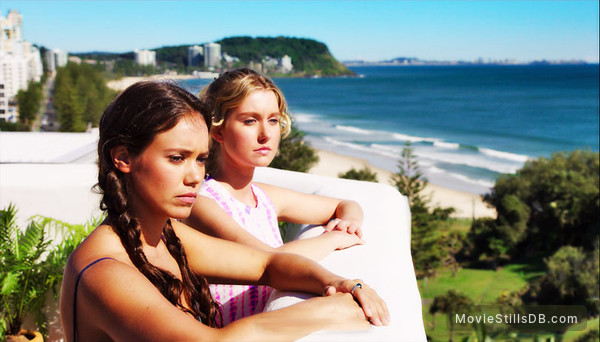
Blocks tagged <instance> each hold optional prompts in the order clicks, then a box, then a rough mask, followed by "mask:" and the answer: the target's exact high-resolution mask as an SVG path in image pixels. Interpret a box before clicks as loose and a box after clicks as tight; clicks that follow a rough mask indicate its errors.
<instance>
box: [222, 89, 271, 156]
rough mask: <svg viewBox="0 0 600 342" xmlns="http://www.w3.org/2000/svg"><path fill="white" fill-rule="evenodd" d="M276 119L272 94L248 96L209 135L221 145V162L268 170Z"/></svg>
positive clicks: (261, 92)
mask: <svg viewBox="0 0 600 342" xmlns="http://www.w3.org/2000/svg"><path fill="white" fill-rule="evenodd" d="M280 118H281V113H280V112H279V104H278V103H277V97H276V96H275V93H274V92H273V91H270V90H257V91H254V92H252V93H250V95H248V96H247V97H246V98H245V99H244V101H243V102H242V103H241V104H240V106H238V107H236V108H234V109H232V110H231V111H230V112H229V113H228V115H227V117H226V119H225V122H224V123H223V125H222V126H221V127H218V128H217V129H216V130H214V131H213V138H214V139H215V140H216V141H217V142H219V143H220V145H221V158H222V162H226V163H228V164H230V165H231V164H234V165H236V166H238V167H257V166H268V165H269V164H270V163H271V161H272V160H273V158H275V154H276V153H277V149H278V147H279V141H280V139H281V126H280V124H279V121H280Z"/></svg>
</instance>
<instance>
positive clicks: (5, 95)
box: [0, 10, 43, 122]
mask: <svg viewBox="0 0 600 342" xmlns="http://www.w3.org/2000/svg"><path fill="white" fill-rule="evenodd" d="M42 73H43V69H42V59H41V58H40V51H39V49H38V48H36V47H35V46H33V45H32V44H31V43H29V42H27V41H24V40H23V17H22V16H21V14H19V12H17V11H15V10H10V11H9V12H8V15H7V16H6V17H1V16H0V120H6V121H13V122H14V121H16V120H17V116H18V112H17V108H16V106H14V102H15V101H14V97H15V95H16V94H17V92H19V90H21V89H27V85H28V83H29V81H35V82H39V81H40V79H41V76H42Z"/></svg>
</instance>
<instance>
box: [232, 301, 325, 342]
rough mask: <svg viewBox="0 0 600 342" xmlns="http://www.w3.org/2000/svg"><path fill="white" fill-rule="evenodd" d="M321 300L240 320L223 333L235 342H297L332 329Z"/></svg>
mask: <svg viewBox="0 0 600 342" xmlns="http://www.w3.org/2000/svg"><path fill="white" fill-rule="evenodd" d="M321 299H322V298H314V299H310V300H307V301H304V302H302V303H299V304H296V305H292V306H289V307H287V308H283V309H280V310H277V311H271V312H264V313H260V314H257V315H253V316H250V317H247V318H244V319H241V320H237V321H235V322H233V323H231V324H229V325H227V326H226V327H225V328H223V329H221V332H222V333H223V334H222V337H223V339H224V340H231V341H295V340H297V339H299V338H301V337H303V336H306V335H308V334H310V333H311V332H314V331H317V330H322V329H326V328H328V326H329V325H331V324H330V323H329V322H328V319H330V318H328V317H326V316H325V315H323V314H321V312H322V311H323V308H322V306H323V304H324V303H322V300H321Z"/></svg>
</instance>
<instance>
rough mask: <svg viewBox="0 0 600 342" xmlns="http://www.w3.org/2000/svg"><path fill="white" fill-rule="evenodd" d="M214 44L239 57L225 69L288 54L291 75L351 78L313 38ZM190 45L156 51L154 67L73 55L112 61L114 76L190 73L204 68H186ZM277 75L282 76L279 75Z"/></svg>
mask: <svg viewBox="0 0 600 342" xmlns="http://www.w3.org/2000/svg"><path fill="white" fill-rule="evenodd" d="M217 43H219V44H221V51H222V52H224V53H227V54H228V55H230V56H234V57H238V58H239V59H240V61H239V62H237V63H235V64H233V65H229V66H228V67H233V68H239V67H248V66H251V65H253V64H255V63H260V62H262V60H263V58H265V57H267V56H269V57H272V58H281V57H283V56H285V55H288V56H290V57H291V58H292V63H293V65H294V73H293V75H294V76H313V75H318V76H342V75H354V72H352V71H351V70H350V69H348V68H346V67H345V66H344V65H343V64H341V63H340V62H338V61H337V60H336V59H335V58H334V57H333V56H332V55H331V53H330V52H329V49H328V48H327V45H325V44H323V43H321V42H317V41H315V40H312V39H304V38H289V37H275V38H270V37H257V38H252V37H228V38H224V39H222V40H220V41H217ZM190 46H192V45H190V44H187V45H177V46H163V47H159V48H156V49H153V51H156V60H157V65H156V67H154V66H140V65H137V64H135V63H134V61H133V59H134V57H133V52H127V53H119V54H114V53H103V52H90V53H82V54H76V56H79V57H81V58H87V59H95V60H97V61H107V62H108V61H112V62H113V67H114V69H113V70H112V71H111V72H112V73H113V74H114V75H116V77H117V78H118V77H121V76H143V75H150V74H155V73H162V72H165V71H167V70H170V71H177V72H191V71H193V70H200V69H204V66H197V67H193V66H190V65H188V64H187V63H188V61H187V49H188V47H190ZM278 76H284V75H283V74H278Z"/></svg>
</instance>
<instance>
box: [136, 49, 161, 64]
mask: <svg viewBox="0 0 600 342" xmlns="http://www.w3.org/2000/svg"><path fill="white" fill-rule="evenodd" d="M133 54H134V59H135V62H136V63H137V64H139V65H152V66H155V65H156V51H150V50H138V49H135V50H134V51H133Z"/></svg>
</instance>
